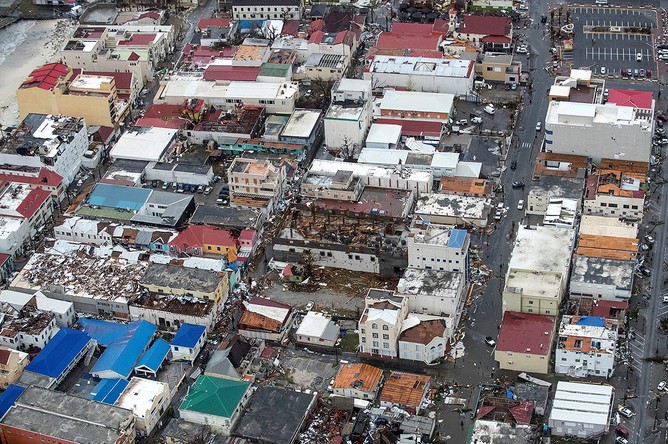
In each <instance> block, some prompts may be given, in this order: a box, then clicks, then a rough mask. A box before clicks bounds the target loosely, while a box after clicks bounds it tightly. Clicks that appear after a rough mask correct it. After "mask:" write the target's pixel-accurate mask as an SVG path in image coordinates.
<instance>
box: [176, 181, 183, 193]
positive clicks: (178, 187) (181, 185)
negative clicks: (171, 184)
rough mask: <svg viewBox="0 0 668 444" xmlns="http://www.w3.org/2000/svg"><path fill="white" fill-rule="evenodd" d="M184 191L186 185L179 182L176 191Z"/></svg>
mask: <svg viewBox="0 0 668 444" xmlns="http://www.w3.org/2000/svg"><path fill="white" fill-rule="evenodd" d="M183 191H184V185H183V184H182V183H180V184H178V185H177V187H176V192H177V193H183Z"/></svg>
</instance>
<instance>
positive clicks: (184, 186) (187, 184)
mask: <svg viewBox="0 0 668 444" xmlns="http://www.w3.org/2000/svg"><path fill="white" fill-rule="evenodd" d="M183 191H184V192H186V193H190V184H189V183H185V184H183Z"/></svg>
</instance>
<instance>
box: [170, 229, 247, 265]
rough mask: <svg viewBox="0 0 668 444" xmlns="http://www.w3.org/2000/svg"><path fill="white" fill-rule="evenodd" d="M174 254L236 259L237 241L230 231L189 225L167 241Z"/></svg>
mask: <svg viewBox="0 0 668 444" xmlns="http://www.w3.org/2000/svg"><path fill="white" fill-rule="evenodd" d="M169 250H170V252H172V253H174V254H186V255H188V256H202V255H216V256H224V257H225V258H226V259H227V261H228V262H234V261H236V260H237V253H238V250H239V241H238V240H237V238H236V237H234V235H232V232H231V231H229V230H226V229H223V228H219V227H214V226H211V225H189V226H188V227H187V228H186V229H185V230H183V231H181V232H180V233H179V234H178V235H177V236H176V237H175V238H173V239H172V240H170V241H169Z"/></svg>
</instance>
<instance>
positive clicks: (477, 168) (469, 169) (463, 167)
mask: <svg viewBox="0 0 668 444" xmlns="http://www.w3.org/2000/svg"><path fill="white" fill-rule="evenodd" d="M481 171H482V162H459V163H458V164H457V168H456V169H455V177H471V178H474V179H477V178H478V177H480V172H481Z"/></svg>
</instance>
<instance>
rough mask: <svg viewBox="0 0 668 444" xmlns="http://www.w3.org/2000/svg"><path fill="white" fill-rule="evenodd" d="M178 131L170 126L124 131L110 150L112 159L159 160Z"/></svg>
mask: <svg viewBox="0 0 668 444" xmlns="http://www.w3.org/2000/svg"><path fill="white" fill-rule="evenodd" d="M177 133H178V131H177V130H175V129H169V128H153V127H151V128H139V130H137V131H128V132H126V133H124V134H123V135H122V136H121V138H120V139H118V142H116V145H114V147H113V148H112V149H111V151H110V152H109V156H110V157H111V158H112V159H131V160H147V161H149V162H150V161H155V162H159V161H161V160H162V157H163V156H164V155H165V151H167V148H169V146H170V145H171V143H172V141H173V140H174V137H175V136H176V134H177Z"/></svg>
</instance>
